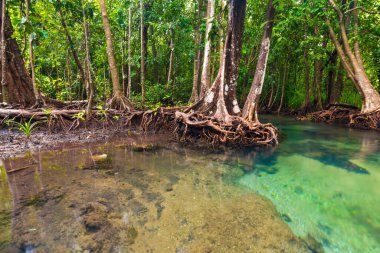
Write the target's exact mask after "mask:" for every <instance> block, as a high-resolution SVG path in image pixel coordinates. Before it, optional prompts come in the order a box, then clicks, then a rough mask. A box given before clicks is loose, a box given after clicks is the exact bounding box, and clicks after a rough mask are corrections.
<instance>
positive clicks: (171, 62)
mask: <svg viewBox="0 0 380 253" xmlns="http://www.w3.org/2000/svg"><path fill="white" fill-rule="evenodd" d="M173 36H174V35H173V31H171V32H170V45H169V50H170V56H169V70H168V76H167V77H168V79H167V81H166V89H167V90H169V87H170V85H171V83H172V71H173V59H174V42H173Z"/></svg>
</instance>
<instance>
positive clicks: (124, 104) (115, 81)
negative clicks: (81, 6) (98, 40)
mask: <svg viewBox="0 0 380 253" xmlns="http://www.w3.org/2000/svg"><path fill="white" fill-rule="evenodd" d="M99 3H100V9H101V12H102V19H103V28H104V33H105V35H106V44H107V55H108V64H109V68H110V72H111V79H112V88H113V98H112V99H111V101H110V102H109V104H110V107H111V108H113V109H119V110H130V109H131V104H130V102H129V101H128V100H127V99H126V98H125V97H124V95H123V94H122V92H121V89H120V79H119V72H118V71H117V66H116V60H115V55H114V51H113V43H112V33H111V27H110V23H109V20H108V14H107V7H106V4H105V1H104V0H99Z"/></svg>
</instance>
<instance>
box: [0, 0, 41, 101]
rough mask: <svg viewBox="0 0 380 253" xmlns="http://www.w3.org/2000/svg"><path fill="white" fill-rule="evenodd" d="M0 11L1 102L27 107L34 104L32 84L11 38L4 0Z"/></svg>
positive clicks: (16, 46) (15, 44) (9, 22)
mask: <svg viewBox="0 0 380 253" xmlns="http://www.w3.org/2000/svg"><path fill="white" fill-rule="evenodd" d="M0 9H1V10H0V13H1V20H0V22H1V34H0V37H1V38H0V41H1V86H2V97H3V102H6V103H9V104H18V105H21V106H23V107H29V106H32V105H34V104H35V103H36V99H35V96H34V92H33V82H32V79H31V78H30V76H29V75H28V72H27V70H26V68H25V63H24V60H23V58H22V56H21V52H20V49H19V47H18V45H17V43H16V40H15V39H14V38H13V37H12V35H13V27H12V24H11V20H10V18H9V15H8V13H7V11H6V3H5V0H3V1H2V4H1V6H0ZM3 21H4V22H3Z"/></svg>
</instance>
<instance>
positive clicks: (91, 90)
mask: <svg viewBox="0 0 380 253" xmlns="http://www.w3.org/2000/svg"><path fill="white" fill-rule="evenodd" d="M84 4H85V0H82V14H83V29H84V44H85V51H86V60H85V71H86V72H85V77H86V79H85V80H86V90H87V99H88V102H87V108H86V114H87V118H90V117H91V107H92V104H93V99H94V95H95V84H94V82H93V79H92V75H91V57H90V28H89V26H90V24H89V22H88V21H87V16H86V11H85V5H84Z"/></svg>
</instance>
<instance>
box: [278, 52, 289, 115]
mask: <svg viewBox="0 0 380 253" xmlns="http://www.w3.org/2000/svg"><path fill="white" fill-rule="evenodd" d="M288 65H289V60H288V59H286V63H285V66H284V77H283V79H282V88H281V98H280V105H279V106H278V109H277V113H280V112H281V110H282V106H283V104H284V97H285V85H286V83H287V82H288V71H289V66H288Z"/></svg>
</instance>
